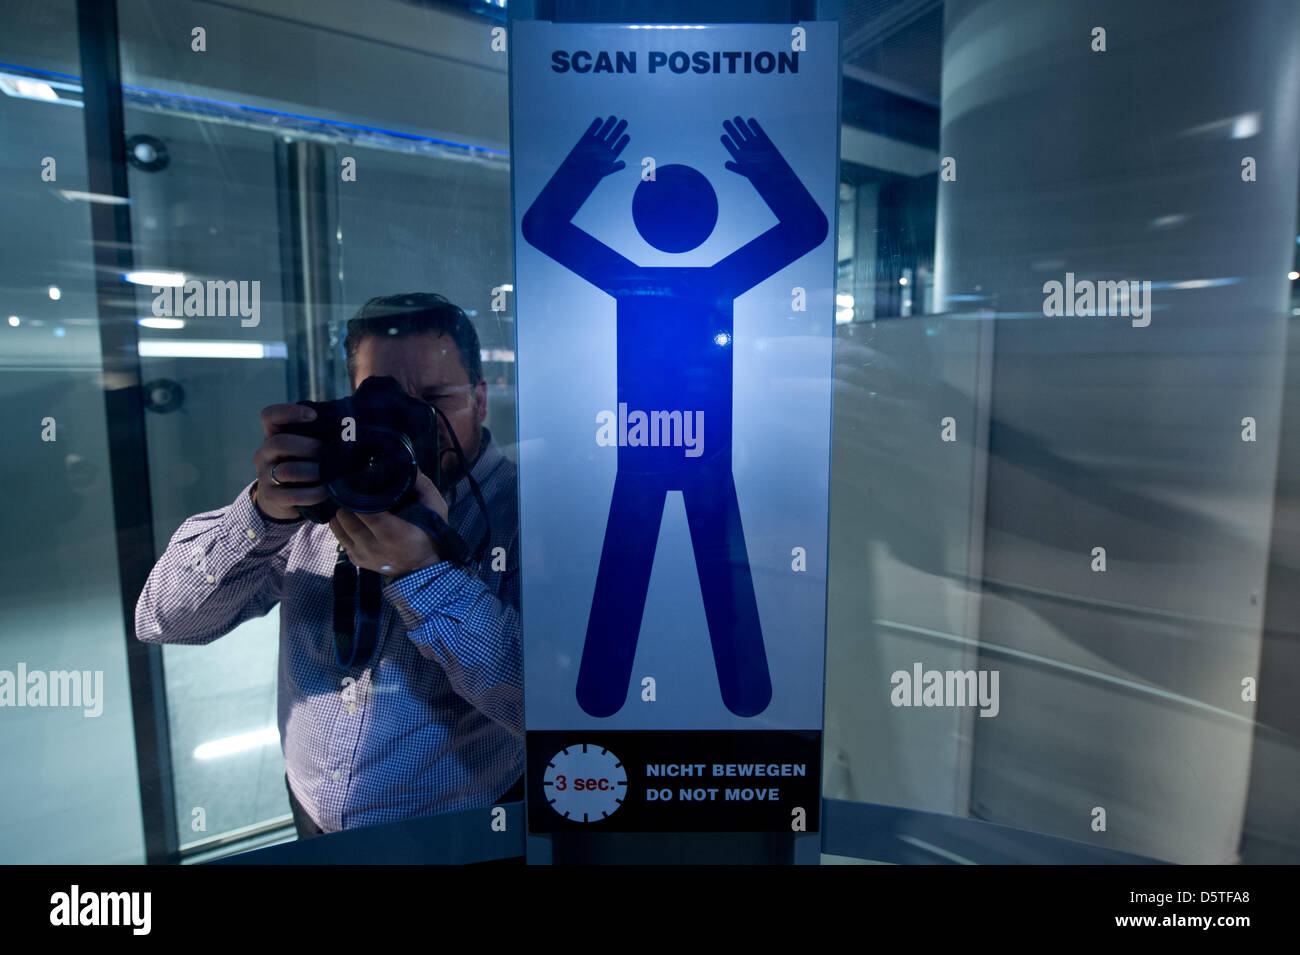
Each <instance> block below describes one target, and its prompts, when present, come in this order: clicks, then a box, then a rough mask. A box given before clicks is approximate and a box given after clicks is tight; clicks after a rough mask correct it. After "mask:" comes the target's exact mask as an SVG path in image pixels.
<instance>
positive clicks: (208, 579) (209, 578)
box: [203, 574, 217, 584]
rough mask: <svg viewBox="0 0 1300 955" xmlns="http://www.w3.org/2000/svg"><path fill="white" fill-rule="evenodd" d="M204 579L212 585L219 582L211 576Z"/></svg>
mask: <svg viewBox="0 0 1300 955" xmlns="http://www.w3.org/2000/svg"><path fill="white" fill-rule="evenodd" d="M203 579H204V580H206V581H207V582H208V583H210V584H215V583H216V582H217V578H215V577H213V576H212V575H211V574H208V576H206V577H204V578H203Z"/></svg>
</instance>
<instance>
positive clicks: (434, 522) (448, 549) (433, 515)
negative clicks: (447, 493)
mask: <svg viewBox="0 0 1300 955" xmlns="http://www.w3.org/2000/svg"><path fill="white" fill-rule="evenodd" d="M392 513H393V514H395V515H397V516H398V517H400V518H401V519H402V520H404V521H406V522H407V523H409V524H414V525H415V526H416V527H418V528H420V530H422V531H424V532H425V533H426V534H428V535H429V536H430V537H432V538H433V543H434V545H435V546H436V547H437V548H438V556H439V557H441V558H442V559H443V560H449V561H451V562H452V563H453V564H459V565H461V566H464V565H465V564H468V563H469V562H470V556H469V548H468V547H466V546H465V542H464V541H463V540H461V537H460V535H459V534H457V533H456V532H455V531H454V530H452V529H451V526H450V525H449V524H448V523H447V522H446V521H444V520H443V519H442V517H441V516H440V515H439V514H438V512H437V511H434V510H431V509H429V508H427V507H425V506H424V505H423V504H421V503H419V502H418V501H417V502H416V503H414V504H408V505H406V507H403V508H401V509H399V510H396V511H393V512H392Z"/></svg>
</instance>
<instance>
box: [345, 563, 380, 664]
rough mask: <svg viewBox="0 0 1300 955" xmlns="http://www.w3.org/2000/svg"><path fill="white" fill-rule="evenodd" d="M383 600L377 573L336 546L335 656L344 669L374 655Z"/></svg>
mask: <svg viewBox="0 0 1300 955" xmlns="http://www.w3.org/2000/svg"><path fill="white" fill-rule="evenodd" d="M358 597H360V601H359V603H360V607H361V612H360V613H358V612H357V604H358V599H357V598H358ZM382 603H383V580H382V579H381V578H380V576H379V574H377V573H375V572H374V571H373V570H366V569H364V568H358V567H357V566H356V565H354V564H353V563H352V561H351V560H349V559H348V554H347V551H345V550H344V549H343V546H342V545H339V549H338V557H337V558H336V559H335V561H334V659H335V660H336V661H337V662H338V665H339V666H340V667H342V668H343V669H345V670H346V669H348V668H350V667H354V666H361V665H364V664H366V663H368V662H369V661H370V658H371V657H372V656H374V653H375V645H376V644H377V643H378V642H379V614H380V610H381V605H382Z"/></svg>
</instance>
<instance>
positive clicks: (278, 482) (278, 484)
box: [271, 461, 284, 487]
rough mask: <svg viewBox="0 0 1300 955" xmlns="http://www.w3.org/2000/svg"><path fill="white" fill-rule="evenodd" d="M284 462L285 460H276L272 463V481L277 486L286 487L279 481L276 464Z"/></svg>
mask: <svg viewBox="0 0 1300 955" xmlns="http://www.w3.org/2000/svg"><path fill="white" fill-rule="evenodd" d="M282 463H284V462H282V461H276V462H275V464H272V465H271V483H272V484H274V485H275V486H276V487H284V485H283V484H281V483H280V481H279V479H278V478H277V477H276V476H275V467H276V464H282Z"/></svg>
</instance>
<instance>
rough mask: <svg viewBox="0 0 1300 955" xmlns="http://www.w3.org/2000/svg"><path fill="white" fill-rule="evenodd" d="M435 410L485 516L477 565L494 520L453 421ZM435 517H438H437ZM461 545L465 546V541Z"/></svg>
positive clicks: (476, 552)
mask: <svg viewBox="0 0 1300 955" xmlns="http://www.w3.org/2000/svg"><path fill="white" fill-rule="evenodd" d="M433 410H434V411H435V412H436V413H437V414H439V415H441V416H442V420H443V421H446V422H447V434H448V435H449V436H450V437H451V446H452V449H453V450H454V451H455V452H456V457H457V458H459V459H460V467H461V470H462V471H463V472H464V474H465V478H466V480H468V481H469V489H470V491H471V493H473V495H474V500H475V502H476V503H477V504H478V506H479V510H480V511H481V512H482V514H483V523H484V525H485V526H486V528H487V529H486V530H485V531H484V532H483V537H482V539H480V540H479V542H478V546H477V547H476V548H474V557H473V562H474V563H476V564H477V563H478V562H479V561H480V560H482V559H483V552H484V551H485V550H487V545H488V541H489V540H491V539H492V520H491V518H489V517H488V508H487V502H486V501H484V500H483V492H482V491H481V490H480V489H479V486H478V481H475V480H474V472H473V470H472V469H471V468H470V464H469V461H468V460H467V459H466V458H465V452H464V450H462V449H461V446H460V439H459V438H457V437H456V429H455V428H453V427H452V426H451V421H450V420H448V418H447V415H446V414H445V413H443V411H442V409H441V408H438V407H436V406H435V407H434V409H433ZM438 492H439V493H442V488H438ZM434 516H435V517H436V516H437V515H434ZM435 539H436V538H435ZM457 539H458V540H459V539H460V537H459V535H457ZM461 544H462V546H464V542H463V541H462V542H461Z"/></svg>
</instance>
